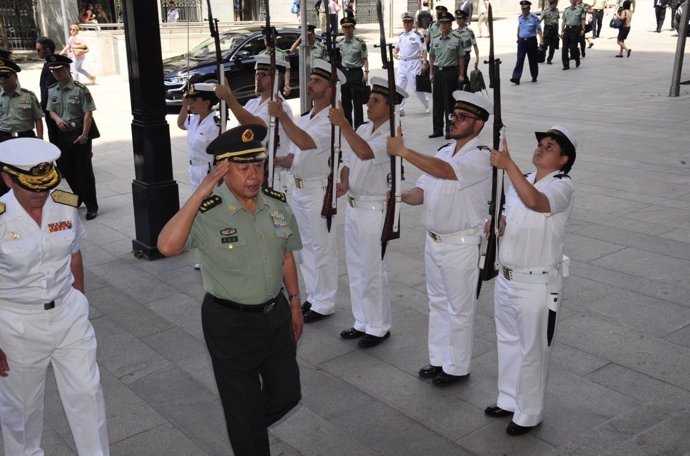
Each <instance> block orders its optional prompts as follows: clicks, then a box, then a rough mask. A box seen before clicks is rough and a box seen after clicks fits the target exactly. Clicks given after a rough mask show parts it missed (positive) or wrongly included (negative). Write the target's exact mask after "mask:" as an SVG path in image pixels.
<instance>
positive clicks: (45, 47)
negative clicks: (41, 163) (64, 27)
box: [36, 36, 58, 144]
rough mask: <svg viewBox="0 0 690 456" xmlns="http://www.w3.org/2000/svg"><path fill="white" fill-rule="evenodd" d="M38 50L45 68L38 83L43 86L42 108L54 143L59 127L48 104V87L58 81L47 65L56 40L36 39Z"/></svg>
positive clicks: (49, 137)
mask: <svg viewBox="0 0 690 456" xmlns="http://www.w3.org/2000/svg"><path fill="white" fill-rule="evenodd" d="M36 52H37V53H38V56H39V57H40V58H42V59H43V68H42V69H41V77H40V79H39V82H38V85H39V87H40V88H41V108H42V109H43V113H44V114H45V122H46V128H47V130H48V139H49V140H50V142H52V143H53V144H56V143H57V135H58V128H57V125H55V121H54V120H53V118H52V117H50V114H48V110H47V109H46V106H48V89H49V88H50V87H51V86H53V85H54V84H55V83H57V81H56V80H55V78H54V77H53V73H51V71H50V68H48V67H47V66H46V65H45V62H47V61H48V57H50V56H51V55H53V54H55V41H53V40H51V39H50V38H48V37H46V36H42V37H40V38H39V39H37V40H36Z"/></svg>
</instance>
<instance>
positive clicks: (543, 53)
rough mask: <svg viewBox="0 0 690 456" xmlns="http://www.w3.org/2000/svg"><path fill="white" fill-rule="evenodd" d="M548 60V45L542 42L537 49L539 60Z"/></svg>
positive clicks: (542, 61) (540, 61) (541, 61)
mask: <svg viewBox="0 0 690 456" xmlns="http://www.w3.org/2000/svg"><path fill="white" fill-rule="evenodd" d="M545 61H546V45H545V44H540V45H539V49H538V50H537V62H539V63H544V62H545Z"/></svg>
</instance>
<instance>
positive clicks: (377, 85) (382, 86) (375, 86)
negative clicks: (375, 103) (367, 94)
mask: <svg viewBox="0 0 690 456" xmlns="http://www.w3.org/2000/svg"><path fill="white" fill-rule="evenodd" d="M369 82H370V83H371V93H379V94H381V95H383V96H384V97H386V99H388V94H389V93H390V91H389V90H388V81H387V80H386V79H383V78H380V77H378V76H374V77H373V78H371V80H370V81H369ZM407 97H408V95H407V92H405V90H404V89H403V88H402V87H400V86H398V85H396V86H395V104H400V103H402V101H403V99H404V98H407Z"/></svg>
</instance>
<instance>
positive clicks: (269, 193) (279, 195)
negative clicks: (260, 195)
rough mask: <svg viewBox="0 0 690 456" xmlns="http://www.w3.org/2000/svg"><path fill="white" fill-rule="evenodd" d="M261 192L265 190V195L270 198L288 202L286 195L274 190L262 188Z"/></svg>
mask: <svg viewBox="0 0 690 456" xmlns="http://www.w3.org/2000/svg"><path fill="white" fill-rule="evenodd" d="M261 190H263V192H264V195H266V196H270V197H271V198H275V199H277V200H278V201H281V202H283V203H285V202H287V198H286V197H285V193H281V192H277V191H275V190H272V189H270V188H266V187H262V188H261Z"/></svg>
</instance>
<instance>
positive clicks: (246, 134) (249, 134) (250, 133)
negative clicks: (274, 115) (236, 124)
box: [242, 128, 254, 143]
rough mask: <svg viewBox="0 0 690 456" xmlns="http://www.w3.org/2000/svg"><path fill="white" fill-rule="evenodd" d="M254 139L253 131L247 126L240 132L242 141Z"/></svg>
mask: <svg viewBox="0 0 690 456" xmlns="http://www.w3.org/2000/svg"><path fill="white" fill-rule="evenodd" d="M252 141H254V132H253V131H252V130H251V129H250V128H247V129H246V130H244V133H242V142H246V143H248V142H252Z"/></svg>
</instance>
